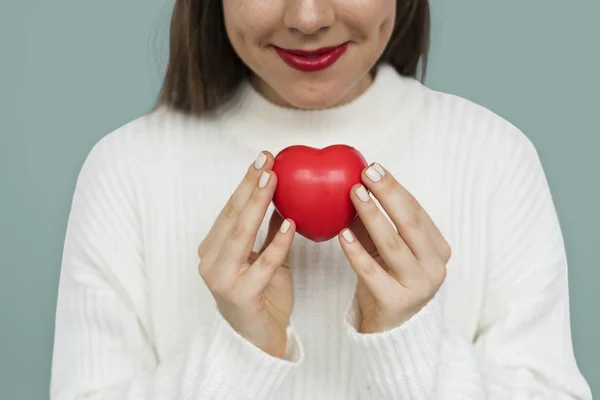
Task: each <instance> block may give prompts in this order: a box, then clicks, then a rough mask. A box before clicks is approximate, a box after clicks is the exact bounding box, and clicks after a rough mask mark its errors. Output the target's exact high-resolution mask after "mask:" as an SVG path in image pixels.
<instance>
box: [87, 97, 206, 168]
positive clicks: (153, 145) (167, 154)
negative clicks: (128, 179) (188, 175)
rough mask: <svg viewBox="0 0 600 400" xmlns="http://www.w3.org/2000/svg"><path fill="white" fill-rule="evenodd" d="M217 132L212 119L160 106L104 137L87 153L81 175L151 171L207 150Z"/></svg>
mask: <svg viewBox="0 0 600 400" xmlns="http://www.w3.org/2000/svg"><path fill="white" fill-rule="evenodd" d="M215 131H216V129H215V127H214V121H213V120H211V119H210V118H198V117H194V116H191V115H187V114H184V113H182V112H179V111H176V110H172V109H170V108H167V107H164V106H163V107H159V108H157V109H155V110H153V111H151V112H149V113H147V114H145V115H142V116H139V117H137V118H135V119H133V120H131V121H129V122H127V123H126V124H123V125H122V126H119V127H117V128H116V129H114V130H112V131H110V132H108V133H107V134H105V135H104V136H102V137H101V138H100V139H99V140H98V141H97V142H96V143H95V144H94V145H93V146H92V148H91V149H90V151H89V153H88V154H87V156H86V158H85V161H84V164H83V166H82V170H81V174H82V175H83V176H86V175H88V174H97V173H98V172H101V171H106V170H118V172H119V173H122V174H134V173H135V174H137V173H139V172H140V171H145V173H149V171H150V170H152V169H153V167H156V166H158V165H164V164H165V163H167V162H169V161H170V160H181V159H185V158H186V157H189V154H190V153H193V152H194V151H195V150H196V149H197V150H198V151H203V149H204V150H207V149H206V148H207V147H209V146H210V143H211V137H212V136H214V134H215ZM207 151H208V150H207Z"/></svg>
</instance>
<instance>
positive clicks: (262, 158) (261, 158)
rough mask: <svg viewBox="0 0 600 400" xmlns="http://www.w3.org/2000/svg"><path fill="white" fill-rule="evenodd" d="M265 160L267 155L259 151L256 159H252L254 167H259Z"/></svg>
mask: <svg viewBox="0 0 600 400" xmlns="http://www.w3.org/2000/svg"><path fill="white" fill-rule="evenodd" d="M266 161H267V155H266V154H265V153H263V152H262V151H261V152H260V153H258V156H257V157H256V161H254V168H256V169H261V168H262V167H263V166H264V165H265V162H266Z"/></svg>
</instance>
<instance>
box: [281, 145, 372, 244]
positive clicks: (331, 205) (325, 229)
mask: <svg viewBox="0 0 600 400" xmlns="http://www.w3.org/2000/svg"><path fill="white" fill-rule="evenodd" d="M366 166H367V162H366V161H365V159H364V157H363V156H362V154H360V152H359V151H358V150H356V149H355V148H353V147H350V146H346V145H339V144H338V145H333V146H329V147H326V148H324V149H321V150H319V149H315V148H313V147H308V146H290V147H287V148H285V149H283V150H281V152H279V154H277V157H275V164H274V166H273V171H274V172H275V173H276V174H277V178H278V182H277V189H276V190H275V196H274V197H273V204H274V205H275V208H276V209H277V211H278V212H279V214H281V216H282V217H283V218H290V219H292V220H293V221H294V222H295V223H296V229H297V232H298V233H299V234H301V235H302V236H304V237H306V238H308V239H310V240H313V241H315V242H323V241H326V240H329V239H331V238H333V237H335V236H336V235H337V234H338V233H339V232H340V231H342V230H343V229H344V228H346V227H347V226H348V225H350V223H351V222H352V221H353V220H354V218H355V217H356V210H355V209H354V205H353V204H352V201H351V200H350V190H351V189H352V186H354V185H355V184H357V183H360V182H361V173H362V170H363V169H364V168H365V167H366Z"/></svg>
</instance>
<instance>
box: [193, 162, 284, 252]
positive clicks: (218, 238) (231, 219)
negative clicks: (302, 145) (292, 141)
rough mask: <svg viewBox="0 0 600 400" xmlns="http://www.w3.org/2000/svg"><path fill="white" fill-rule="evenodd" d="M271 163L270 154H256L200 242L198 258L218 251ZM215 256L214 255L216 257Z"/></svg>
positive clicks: (271, 165)
mask: <svg viewBox="0 0 600 400" xmlns="http://www.w3.org/2000/svg"><path fill="white" fill-rule="evenodd" d="M273 163H274V158H273V155H272V154H271V153H270V152H268V151H263V152H261V153H259V154H258V156H257V158H256V160H255V161H254V162H253V163H252V164H251V165H250V166H249V167H248V171H247V172H246V175H245V176H244V178H243V179H242V181H241V182H240V184H239V185H238V187H237V188H236V189H235V191H234V192H233V194H232V195H231V196H230V197H229V200H228V201H227V203H226V204H225V207H223V209H222V210H221V212H220V213H219V215H218V216H217V219H216V220H215V223H214V224H213V226H212V227H211V229H210V231H209V232H208V235H207V236H206V238H205V239H204V241H203V242H202V245H201V246H200V247H201V248H200V249H199V251H198V252H199V253H200V254H199V255H200V257H202V256H203V255H205V254H206V253H208V250H209V249H220V247H221V245H222V244H223V242H224V241H225V238H226V237H227V234H228V233H229V232H230V231H231V228H232V227H233V224H234V223H235V221H236V220H237V218H238V216H239V215H240V213H241V212H242V210H243V209H244V207H245V206H246V203H247V202H248V200H249V199H250V196H252V193H253V192H254V189H255V188H256V186H257V184H258V182H259V180H260V176H261V174H262V172H263V171H265V170H270V169H271V168H272V167H273ZM217 254H218V252H217ZM217 254H214V255H215V256H216V255H217Z"/></svg>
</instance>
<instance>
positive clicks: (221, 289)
mask: <svg viewBox="0 0 600 400" xmlns="http://www.w3.org/2000/svg"><path fill="white" fill-rule="evenodd" d="M273 163H274V158H273V155H272V154H271V153H269V152H263V153H260V154H259V156H258V158H257V160H256V161H255V163H254V164H253V165H251V166H250V167H249V168H248V172H247V173H246V176H245V177H244V179H243V180H242V182H241V183H240V185H239V186H238V187H237V189H236V190H235V192H234V193H233V195H232V196H231V197H230V198H229V201H228V202H227V204H226V205H225V207H224V208H223V210H222V211H221V212H220V214H219V216H218V217H217V220H216V221H215V223H214V224H213V226H212V228H211V230H210V232H209V233H208V235H207V236H206V238H205V239H204V240H203V241H202V243H201V244H200V247H199V248H198V255H199V257H200V264H199V266H198V270H199V272H200V275H201V276H202V279H204V281H205V282H206V285H207V286H208V288H209V290H210V291H211V293H212V295H213V296H214V298H215V300H216V302H217V307H218V308H219V311H220V312H221V314H222V315H223V317H224V318H225V319H226V320H227V321H228V322H229V323H230V325H231V326H232V327H233V329H235V330H236V331H237V332H238V333H239V334H240V335H242V336H243V337H244V338H246V339H247V340H248V341H250V342H251V343H253V344H254V345H255V346H257V347H259V348H260V349H262V350H263V351H265V352H266V353H269V354H271V355H272V356H274V357H280V358H282V357H283V356H284V354H285V349H286V345H287V331H286V329H287V326H288V323H289V319H290V315H291V312H292V307H293V304H294V293H293V285H292V275H291V271H290V269H289V267H288V266H287V265H286V264H287V262H286V260H287V255H288V252H289V249H290V246H291V244H292V239H293V237H294V233H295V228H296V227H295V224H294V222H293V221H291V220H285V221H281V218H280V217H279V216H278V214H277V213H276V212H275V213H274V215H273V217H272V218H271V221H270V223H269V232H268V234H267V240H268V241H267V243H265V245H264V246H263V250H261V252H260V253H255V252H253V251H252V249H253V247H254V243H255V241H256V236H257V232H258V229H259V228H260V225H261V223H262V221H263V219H264V217H265V214H266V212H267V208H268V206H269V204H270V202H271V200H272V198H273V194H274V192H275V187H276V185H277V176H276V175H275V173H273V171H272V170H271V168H272V166H273ZM278 222H282V223H281V224H279V223H278ZM276 230H277V232H275V231H276Z"/></svg>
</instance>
